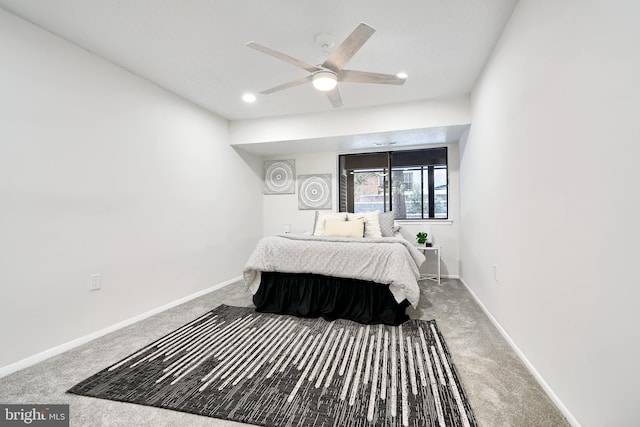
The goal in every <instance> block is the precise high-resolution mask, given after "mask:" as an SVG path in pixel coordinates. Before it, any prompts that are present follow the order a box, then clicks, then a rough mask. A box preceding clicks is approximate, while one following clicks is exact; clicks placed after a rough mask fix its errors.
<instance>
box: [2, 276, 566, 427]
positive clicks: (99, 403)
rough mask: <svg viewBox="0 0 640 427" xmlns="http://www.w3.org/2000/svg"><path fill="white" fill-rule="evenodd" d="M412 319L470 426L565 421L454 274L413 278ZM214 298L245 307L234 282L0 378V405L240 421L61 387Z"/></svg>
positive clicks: (86, 417)
mask: <svg viewBox="0 0 640 427" xmlns="http://www.w3.org/2000/svg"><path fill="white" fill-rule="evenodd" d="M421 288H422V296H421V299H420V305H419V306H418V308H417V309H415V310H414V309H411V308H410V309H409V310H408V312H409V315H410V316H411V317H412V318H416V319H436V320H437V322H438V327H439V329H440V331H441V332H442V334H443V335H444V337H445V340H446V343H447V345H448V347H449V350H450V351H451V355H452V357H453V361H454V363H455V364H456V368H457V370H458V374H459V376H460V380H461V381H462V385H463V387H464V389H465V391H466V393H467V396H468V398H469V400H470V402H471V406H472V407H473V410H474V413H475V416H476V419H477V421H478V425H480V426H487V427H494V426H495V427H498V426H510V427H520V426H523V427H525V426H526V427H537V426H540V427H562V426H568V425H569V424H568V423H567V421H566V420H565V419H564V417H563V416H562V414H561V413H560V411H559V410H558V409H557V408H556V407H555V406H554V405H553V403H552V402H551V400H550V399H549V398H548V396H547V395H546V394H545V392H544V391H543V390H542V388H541V387H540V386H539V385H538V383H537V382H536V381H535V379H534V378H533V376H532V375H531V374H530V373H529V371H528V370H527V368H526V367H525V366H524V364H523V363H522V362H521V361H520V359H519V358H518V356H517V355H516V354H515V353H514V352H513V350H512V349H511V348H510V347H509V345H508V344H507V342H506V341H505V340H504V339H503V338H502V336H501V335H500V333H499V332H498V331H497V330H496V328H495V327H494V326H493V325H492V324H491V322H490V320H489V319H488V318H487V317H486V316H485V314H484V313H483V312H482V310H481V308H480V307H479V306H478V305H477V304H476V303H475V301H474V300H473V297H472V296H471V295H470V294H469V292H468V291H467V290H466V288H465V287H464V285H463V284H462V283H460V281H458V280H454V279H449V280H443V282H442V284H440V285H438V284H436V283H434V282H432V281H421ZM219 304H227V305H235V306H243V307H249V306H252V303H251V295H250V294H249V293H248V292H247V291H246V290H245V288H244V286H243V284H241V283H240V282H238V283H235V284H232V285H229V286H227V287H225V288H223V289H220V290H217V291H214V292H211V293H209V294H207V295H204V296H202V297H200V298H197V299H194V300H192V301H189V302H187V303H185V304H183V305H180V306H178V307H175V308H173V309H170V310H167V311H165V312H163V313H160V314H157V315H155V316H153V317H150V318H148V319H145V320H143V321H141V322H138V323H136V324H134V325H131V326H128V327H126V328H123V329H120V330H118V331H116V332H113V333H111V334H108V335H105V336H103V337H101V338H98V339H96V340H94V341H92V342H89V343H87V344H85V345H82V346H80V347H77V348H75V349H72V350H70V351H67V352H65V353H63V354H60V355H58V356H55V357H52V358H50V359H48V360H45V361H44V362H41V363H39V364H37V365H34V366H32V367H29V368H27V369H24V370H22V371H19V372H16V373H14V374H12V375H9V376H6V377H4V378H0V402H1V403H48V404H54V403H68V404H69V405H70V419H71V426H154V427H158V426H193V427H199V426H220V427H231V426H243V425H246V424H241V423H236V422H231V421H224V420H218V419H214V418H207V417H201V416H197V415H190V414H184V413H180V412H174V411H170V410H164V409H158V408H152V407H146V406H141V405H135V404H128V403H119V402H112V401H107V400H100V399H94V398H89V397H82V396H76V395H71V394H67V393H65V391H66V390H67V389H69V388H70V387H71V386H73V385H75V384H76V383H78V382H80V381H82V380H83V379H85V378H87V377H89V376H91V375H93V374H94V373H96V372H98V371H100V370H102V369H104V368H105V367H107V366H109V365H111V364H113V363H115V362H117V361H119V360H121V359H123V358H124V357H125V356H127V355H129V354H131V353H133V352H134V351H136V350H138V349H140V348H142V347H144V346H145V345H146V344H149V343H150V342H152V341H154V340H156V339H158V338H160V337H162V336H163V335H166V334H168V333H169V332H171V331H173V330H174V329H176V328H178V327H180V326H182V325H184V324H185V323H187V322H189V321H191V320H193V319H195V318H196V317H198V316H199V315H201V314H202V313H204V312H206V311H209V310H211V309H212V308H213V307H215V306H217V305H219Z"/></svg>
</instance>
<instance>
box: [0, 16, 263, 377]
mask: <svg viewBox="0 0 640 427" xmlns="http://www.w3.org/2000/svg"><path fill="white" fill-rule="evenodd" d="M0 52H2V55H0V94H1V95H0V96H1V98H0V236H1V237H0V289H1V291H2V296H1V297H0V298H1V305H2V308H1V309H0V325H1V328H0V342H1V343H2V351H0V367H2V366H5V365H8V364H11V363H13V362H16V361H18V360H20V359H23V358H25V357H28V356H31V355H34V354H36V353H38V352H41V351H43V350H45V349H49V348H51V347H54V346H57V345H59V344H62V343H65V342H67V341H70V340H73V339H75V338H78V337H81V336H84V335H86V334H89V333H91V332H94V331H96V330H99V329H101V328H104V327H106V326H109V325H112V324H115V323H117V322H120V321H122V320H124V319H127V318H130V317H132V316H136V315H139V314H140V313H143V312H145V311H148V310H151V309H153V308H155V307H158V306H161V305H163V304H166V303H168V302H171V301H174V300H176V299H179V298H182V297H184V296H186V295H190V294H192V293H194V292H197V291H199V290H203V289H206V288H208V287H211V286H213V285H216V284H219V283H222V282H225V281H227V280H229V279H232V278H234V277H238V276H240V274H241V271H242V267H243V265H244V263H245V262H246V259H247V258H248V257H249V255H250V252H251V250H252V248H253V247H254V245H255V242H256V241H257V240H258V239H259V237H260V236H261V235H262V223H261V221H256V220H255V218H261V216H262V197H261V194H262V188H261V173H262V163H261V161H260V160H257V159H254V158H251V157H250V156H248V155H242V156H241V155H239V154H238V153H237V152H236V151H235V150H234V149H232V148H231V147H230V145H229V131H228V122H227V121H226V120H223V119H221V118H219V117H217V116H215V115H212V114H211V113H208V112H206V111H203V110H202V109H200V108H198V107H196V106H194V105H192V104H190V103H187V102H185V101H183V100H181V99H180V98H177V97H176V96H174V95H172V94H170V93H168V92H166V91H164V90H161V89H160V88H158V87H157V86H155V85H153V84H150V83H148V82H146V81H144V80H141V79H139V78H138V77H136V76H134V75H132V74H130V73H128V72H126V71H124V70H122V69H120V68H118V67H115V66H113V65H112V64H110V63H107V62H105V61H103V60H101V59H99V58H97V57H95V56H93V55H92V54H90V53H88V52H86V51H84V50H82V49H79V48H77V47H76V46H74V45H71V44H69V43H67V42H65V41H63V40H61V39H59V38H56V37H54V36H52V35H51V34H50V33H47V32H45V31H43V30H40V29H38V28H37V27H34V26H32V25H31V24H29V23H27V22H25V21H22V20H20V19H18V18H16V17H14V16H13V15H10V14H8V13H6V12H4V11H2V10H0ZM245 159H246V160H245ZM93 273H101V274H102V280H103V289H102V290H100V291H94V292H89V291H88V286H87V285H88V281H89V276H90V274H93Z"/></svg>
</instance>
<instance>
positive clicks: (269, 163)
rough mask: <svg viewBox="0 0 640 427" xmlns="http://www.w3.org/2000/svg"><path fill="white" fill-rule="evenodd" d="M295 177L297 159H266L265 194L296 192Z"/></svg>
mask: <svg viewBox="0 0 640 427" xmlns="http://www.w3.org/2000/svg"><path fill="white" fill-rule="evenodd" d="M295 177H296V161H295V160H265V161H264V194H294V193H295V192H296V181H295Z"/></svg>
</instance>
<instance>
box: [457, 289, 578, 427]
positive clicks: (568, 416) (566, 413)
mask: <svg viewBox="0 0 640 427" xmlns="http://www.w3.org/2000/svg"><path fill="white" fill-rule="evenodd" d="M458 279H459V280H460V282H462V284H463V285H464V286H465V287H466V288H467V290H468V291H469V293H470V294H471V296H472V297H473V299H474V300H475V301H476V303H478V305H479V306H480V308H482V311H484V314H486V315H487V317H488V318H489V320H491V323H493V326H495V327H496V329H497V330H498V332H500V334H501V335H502V337H503V338H504V339H505V340H506V341H507V343H508V344H509V345H510V346H511V348H512V349H513V351H515V352H516V354H517V355H518V357H519V358H520V360H522V363H524V364H525V366H526V367H527V369H529V372H531V374H532V375H533V377H534V378H535V379H536V381H537V382H538V384H540V386H541V387H542V389H543V390H544V391H545V392H546V393H547V395H548V396H549V398H550V399H551V401H552V402H553V403H554V404H555V405H556V406H557V407H558V409H559V410H560V412H562V415H564V417H565V418H566V419H567V421H568V422H569V424H571V425H572V426H573V427H581V425H580V423H579V422H578V420H577V419H576V417H574V416H573V414H572V413H571V412H569V409H567V407H566V406H564V403H562V401H561V400H560V398H559V397H558V396H557V395H556V394H555V392H554V391H553V389H552V388H551V387H550V386H549V384H547V382H546V381H545V380H544V378H543V377H542V375H540V373H539V372H538V371H537V370H536V368H535V367H534V366H533V365H532V364H531V362H529V359H527V357H526V356H525V355H524V353H523V352H522V351H521V350H520V349H519V348H518V346H517V345H516V343H515V342H514V341H513V340H512V339H511V337H510V336H509V334H508V333H507V331H505V330H504V328H503V327H502V325H500V323H499V322H498V320H497V319H496V318H495V317H493V315H492V314H491V312H489V309H487V307H486V306H485V305H484V304H483V303H482V301H480V298H478V296H477V295H476V294H475V292H473V290H471V288H470V287H469V285H467V283H466V282H465V281H464V279H462V278H461V277H458Z"/></svg>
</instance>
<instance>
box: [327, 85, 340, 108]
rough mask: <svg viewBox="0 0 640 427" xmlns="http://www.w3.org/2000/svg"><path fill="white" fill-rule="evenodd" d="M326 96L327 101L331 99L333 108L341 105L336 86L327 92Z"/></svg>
mask: <svg viewBox="0 0 640 427" xmlns="http://www.w3.org/2000/svg"><path fill="white" fill-rule="evenodd" d="M327 98H329V101H331V105H333V108H338V107H342V97H341V96H340V91H339V90H338V86H336V87H335V88H334V89H332V90H330V91H328V92H327Z"/></svg>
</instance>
